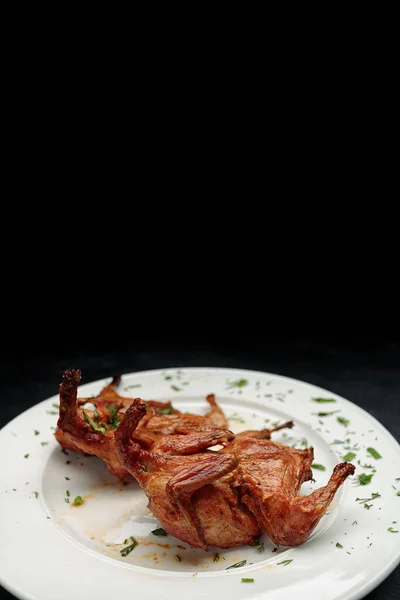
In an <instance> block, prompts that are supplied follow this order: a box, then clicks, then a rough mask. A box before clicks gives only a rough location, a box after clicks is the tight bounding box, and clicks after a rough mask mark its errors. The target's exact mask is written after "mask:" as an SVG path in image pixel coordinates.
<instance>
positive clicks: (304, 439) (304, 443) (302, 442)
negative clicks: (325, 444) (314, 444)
mask: <svg viewBox="0 0 400 600" xmlns="http://www.w3.org/2000/svg"><path fill="white" fill-rule="evenodd" d="M300 446H303V447H307V446H308V441H307V440H306V438H302V440H301V442H300Z"/></svg>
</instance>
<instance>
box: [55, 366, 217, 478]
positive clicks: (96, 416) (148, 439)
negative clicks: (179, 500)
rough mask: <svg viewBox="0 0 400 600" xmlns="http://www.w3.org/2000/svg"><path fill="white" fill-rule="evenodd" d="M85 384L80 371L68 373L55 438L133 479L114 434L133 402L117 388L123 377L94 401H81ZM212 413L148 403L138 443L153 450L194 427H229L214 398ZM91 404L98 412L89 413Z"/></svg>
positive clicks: (140, 425) (137, 437) (63, 387)
mask: <svg viewBox="0 0 400 600" xmlns="http://www.w3.org/2000/svg"><path fill="white" fill-rule="evenodd" d="M80 380H81V373H80V371H79V370H74V369H71V370H67V371H65V373H64V374H63V380H62V383H61V385H60V416H59V419H58V422H57V430H56V432H55V437H56V439H57V441H58V442H59V443H60V445H61V446H62V447H63V448H65V449H69V450H75V451H77V452H81V453H84V454H92V455H93V454H94V455H96V456H98V457H99V458H101V459H102V460H103V461H104V462H105V463H106V465H107V467H108V469H109V471H110V472H111V473H112V474H113V475H115V476H116V477H118V478H120V479H124V478H125V477H127V476H128V475H129V473H128V471H127V470H126V469H125V468H124V467H123V466H122V465H121V464H120V462H119V459H118V457H117V455H116V453H115V448H114V434H115V431H116V429H117V427H118V426H119V423H120V422H121V419H122V418H123V415H124V413H125V411H126V410H127V408H128V407H129V406H130V405H131V404H132V402H133V398H126V397H124V396H120V395H119V394H118V392H117V390H116V387H117V386H118V384H119V383H120V380H121V377H119V376H118V377H114V378H113V380H112V382H111V383H110V384H109V385H107V386H106V387H104V388H103V389H102V390H101V392H100V393H99V394H98V395H97V396H96V397H94V398H78V397H77V396H78V386H79V383H80ZM207 401H208V403H209V404H210V407H211V408H210V411H209V412H208V413H207V414H205V415H204V416H200V415H191V414H186V413H185V414H183V413H181V412H180V411H179V410H177V409H175V408H173V407H172V405H171V403H170V402H158V401H156V400H148V401H146V405H147V407H148V409H149V410H148V412H147V414H146V416H145V417H144V419H143V420H142V422H141V423H140V424H139V427H138V428H137V429H136V430H135V436H136V439H137V441H140V443H141V444H142V445H143V446H145V447H147V448H151V447H152V446H153V444H154V443H155V442H156V441H157V440H158V439H159V438H160V439H161V438H164V437H165V436H167V435H168V434H170V433H173V432H179V431H183V430H187V429H188V428H189V429H190V428H193V427H212V426H213V425H214V424H215V425H218V426H219V427H220V428H221V427H222V428H224V427H226V425H227V421H226V418H225V415H224V413H223V412H222V410H221V408H220V407H219V406H218V404H217V403H216V401H215V397H214V395H213V394H210V395H209V396H207ZM87 403H91V404H93V405H94V406H95V410H89V409H85V408H84V405H85V404H87Z"/></svg>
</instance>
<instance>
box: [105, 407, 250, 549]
mask: <svg viewBox="0 0 400 600" xmlns="http://www.w3.org/2000/svg"><path fill="white" fill-rule="evenodd" d="M146 410H147V409H146V405H145V403H144V402H143V401H142V400H140V399H138V398H137V399H135V400H134V402H133V403H132V405H131V406H130V407H129V409H128V410H127V411H126V413H125V416H124V418H123V420H122V422H121V424H120V426H119V427H118V429H117V431H116V434H115V448H116V452H117V455H118V456H119V459H120V462H121V464H122V465H123V466H124V467H125V468H126V469H127V470H129V471H130V472H131V474H132V475H133V476H134V477H135V478H136V480H137V481H138V482H139V485H140V486H141V487H142V489H143V490H144V492H145V494H146V495H147V497H148V500H149V503H148V507H149V509H150V510H151V511H152V513H153V515H154V516H155V517H156V518H157V519H158V520H159V521H160V523H161V525H162V526H163V527H164V529H165V530H166V531H167V532H168V533H170V534H171V535H174V536H175V537H177V538H179V539H180V540H183V541H184V542H187V543H188V544H190V545H191V546H193V547H195V548H203V549H204V550H208V547H209V546H210V545H212V546H217V547H219V548H230V547H232V546H239V545H241V544H253V543H254V539H255V537H256V536H259V534H260V529H259V527H258V525H257V523H256V520H255V519H254V517H253V516H252V515H251V514H250V513H249V511H248V509H247V508H246V507H245V506H244V505H243V504H242V503H241V502H240V498H239V496H238V493H237V491H236V490H235V488H234V486H233V485H231V483H233V479H231V480H230V479H229V474H230V473H233V472H234V470H235V468H236V466H237V461H236V459H235V457H234V456H233V455H231V454H227V453H225V454H218V453H216V452H212V451H207V448H209V447H211V446H212V445H215V444H221V443H227V442H228V441H229V440H230V439H233V437H234V436H233V434H232V433H231V432H230V431H227V430H222V429H216V428H212V429H210V428H207V427H206V428H204V429H203V430H197V431H196V430H194V429H191V430H186V431H185V432H184V433H183V432H182V433H181V434H171V435H169V436H167V437H163V438H161V439H160V440H158V441H157V442H156V443H155V444H154V446H153V450H152V451H149V450H147V449H143V448H142V447H141V446H140V444H139V443H137V442H136V441H134V440H133V437H134V433H133V432H134V431H135V429H136V427H137V426H138V424H139V423H140V421H141V419H142V418H143V416H144V415H145V413H146ZM154 448H155V449H156V450H157V452H155V451H154ZM224 476H225V477H224ZM221 478H223V479H224V481H222V479H221Z"/></svg>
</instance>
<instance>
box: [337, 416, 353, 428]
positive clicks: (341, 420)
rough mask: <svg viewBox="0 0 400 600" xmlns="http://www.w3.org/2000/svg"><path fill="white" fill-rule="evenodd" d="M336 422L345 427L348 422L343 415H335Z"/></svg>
mask: <svg viewBox="0 0 400 600" xmlns="http://www.w3.org/2000/svg"><path fill="white" fill-rule="evenodd" d="M336 420H337V422H338V423H341V424H342V425H344V426H345V427H347V425H348V424H349V423H350V421H349V419H345V418H344V417H336Z"/></svg>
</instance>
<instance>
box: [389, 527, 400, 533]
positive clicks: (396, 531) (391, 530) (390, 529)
mask: <svg viewBox="0 0 400 600" xmlns="http://www.w3.org/2000/svg"><path fill="white" fill-rule="evenodd" d="M388 531H390V533H399V531H398V530H397V529H393V527H388Z"/></svg>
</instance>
